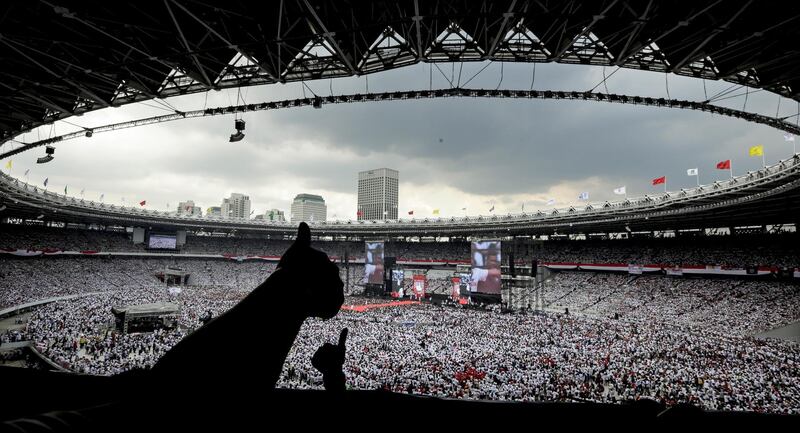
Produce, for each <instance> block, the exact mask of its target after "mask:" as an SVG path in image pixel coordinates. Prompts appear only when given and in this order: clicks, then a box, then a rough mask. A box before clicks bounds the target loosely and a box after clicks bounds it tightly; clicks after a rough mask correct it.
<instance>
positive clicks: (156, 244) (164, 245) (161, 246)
mask: <svg viewBox="0 0 800 433" xmlns="http://www.w3.org/2000/svg"><path fill="white" fill-rule="evenodd" d="M147 247H148V248H152V249H157V250H174V249H175V248H177V238H176V237H175V236H165V235H150V239H149V240H148V242H147Z"/></svg>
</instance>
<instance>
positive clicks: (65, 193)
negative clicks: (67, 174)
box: [64, 185, 67, 195]
mask: <svg viewBox="0 0 800 433" xmlns="http://www.w3.org/2000/svg"><path fill="white" fill-rule="evenodd" d="M64 195H67V185H64Z"/></svg>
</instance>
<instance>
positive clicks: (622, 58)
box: [614, 0, 653, 66]
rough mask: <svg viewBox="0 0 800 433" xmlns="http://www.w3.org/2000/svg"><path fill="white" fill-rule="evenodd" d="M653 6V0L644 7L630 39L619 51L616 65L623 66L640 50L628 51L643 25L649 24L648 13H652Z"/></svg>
mask: <svg viewBox="0 0 800 433" xmlns="http://www.w3.org/2000/svg"><path fill="white" fill-rule="evenodd" d="M652 6H653V0H650V1H649V2H647V7H646V8H645V9H644V12H643V13H642V16H641V17H639V18H638V19H637V22H636V24H635V25H634V27H633V30H631V34H630V35H628V40H627V41H625V46H623V47H622V51H620V52H619V53H617V54H618V55H617V59H616V60H615V61H614V66H622V64H623V63H625V62H626V61H627V60H628V59H629V58H630V57H631V56H633V55H634V54H636V51H638V49H637V50H636V51H633V50H631V51H628V49H629V48H630V47H631V44H633V40H634V39H636V37H637V36H639V33H640V32H641V31H642V27H644V25H645V24H647V14H648V13H650V8H651V7H652Z"/></svg>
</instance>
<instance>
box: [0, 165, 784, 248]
mask: <svg viewBox="0 0 800 433" xmlns="http://www.w3.org/2000/svg"><path fill="white" fill-rule="evenodd" d="M799 186H800V155H795V156H794V157H793V158H790V159H787V160H783V161H781V162H779V163H777V164H775V165H771V166H768V167H765V168H763V169H760V170H757V171H752V172H748V173H747V174H745V175H742V176H737V177H734V178H732V179H729V180H723V181H717V182H714V183H713V184H709V185H703V186H700V187H696V188H689V189H681V190H680V191H672V192H667V193H657V194H653V195H645V196H644V197H638V198H629V199H625V200H623V201H617V202H603V203H597V202H595V203H589V204H586V205H584V206H581V207H577V206H572V207H569V208H561V209H548V210H539V211H533V212H525V213H519V214H507V215H496V214H493V215H481V216H471V217H449V218H411V219H399V220H379V221H353V220H347V221H340V220H337V221H324V222H320V221H314V222H309V224H310V225H311V226H312V229H313V230H314V233H315V234H316V235H319V236H349V237H358V238H365V237H374V236H382V237H401V236H456V237H466V236H473V235H477V236H506V235H542V234H543V235H552V234H554V232H555V233H559V234H571V233H584V234H588V233H608V232H611V233H617V232H624V231H647V230H678V229H697V228H715V227H737V226H747V225H765V224H788V223H793V224H794V223H797V222H798V215H799V213H798V210H800V197H798V196H799V195H800V188H798V187H799ZM0 200H1V201H0V206H5V210H4V211H3V213H2V215H1V216H3V217H12V218H22V219H40V220H45V221H58V222H71V223H80V224H84V223H96V224H101V225H105V226H128V227H130V226H136V227H150V228H155V229H167V230H175V229H186V230H189V231H198V230H201V231H221V232H232V231H236V232H238V233H260V234H268V235H278V236H291V235H293V234H294V232H295V228H296V223H288V222H276V221H263V220H247V219H222V218H213V217H212V218H209V217H196V216H188V215H181V216H177V215H174V214H171V213H168V212H163V211H155V210H147V209H144V208H137V207H122V206H116V205H113V204H107V203H101V202H95V201H90V200H84V199H82V198H77V197H71V196H65V195H62V194H58V193H54V192H51V191H47V190H44V189H41V188H39V187H37V186H33V185H30V184H27V183H25V182H23V181H20V180H19V179H15V178H13V177H10V176H8V175H6V174H2V176H0Z"/></svg>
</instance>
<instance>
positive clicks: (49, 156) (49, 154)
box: [36, 146, 56, 164]
mask: <svg viewBox="0 0 800 433" xmlns="http://www.w3.org/2000/svg"><path fill="white" fill-rule="evenodd" d="M44 153H45V155H44V156H41V157H39V158H37V159H36V163H37V164H44V163H46V162H50V161H52V160H53V159H55V158H54V157H53V155H54V154H55V153H56V148H55V147H53V146H47V147H46V148H45V150H44Z"/></svg>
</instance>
